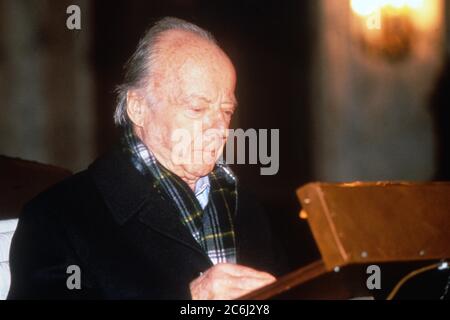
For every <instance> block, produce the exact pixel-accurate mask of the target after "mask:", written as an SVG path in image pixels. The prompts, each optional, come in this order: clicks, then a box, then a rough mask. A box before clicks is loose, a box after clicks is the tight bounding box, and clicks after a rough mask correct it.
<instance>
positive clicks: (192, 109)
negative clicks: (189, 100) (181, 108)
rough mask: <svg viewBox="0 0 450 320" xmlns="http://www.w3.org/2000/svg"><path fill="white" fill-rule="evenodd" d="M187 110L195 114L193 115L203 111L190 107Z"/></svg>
mask: <svg viewBox="0 0 450 320" xmlns="http://www.w3.org/2000/svg"><path fill="white" fill-rule="evenodd" d="M189 110H191V111H193V112H195V113H200V112H202V111H203V108H200V107H190V108H189Z"/></svg>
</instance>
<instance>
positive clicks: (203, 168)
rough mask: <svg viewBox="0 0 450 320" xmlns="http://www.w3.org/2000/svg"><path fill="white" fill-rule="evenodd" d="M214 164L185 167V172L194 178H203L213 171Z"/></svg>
mask: <svg viewBox="0 0 450 320" xmlns="http://www.w3.org/2000/svg"><path fill="white" fill-rule="evenodd" d="M214 167H215V163H213V164H194V165H187V166H185V171H186V172H188V173H189V174H190V175H192V176H194V177H199V178H200V177H204V176H207V175H208V174H210V173H211V171H213V170H214Z"/></svg>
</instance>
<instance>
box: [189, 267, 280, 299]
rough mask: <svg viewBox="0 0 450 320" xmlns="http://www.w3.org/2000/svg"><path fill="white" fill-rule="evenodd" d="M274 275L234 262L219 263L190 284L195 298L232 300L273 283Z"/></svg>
mask: <svg viewBox="0 0 450 320" xmlns="http://www.w3.org/2000/svg"><path fill="white" fill-rule="evenodd" d="M275 280H276V279H275V277H273V276H272V275H270V274H268V273H266V272H261V271H257V270H254V269H251V268H248V267H244V266H239V265H234V264H218V265H215V266H214V267H212V268H210V269H208V270H207V271H206V272H205V273H204V274H203V275H201V276H200V277H198V278H197V279H195V280H194V281H192V282H191V284H190V290H191V295H192V299H193V300H232V299H237V298H239V297H242V296H243V295H245V294H247V293H250V292H252V291H254V290H256V289H259V288H261V287H264V286H266V285H268V284H271V283H272V282H274V281H275Z"/></svg>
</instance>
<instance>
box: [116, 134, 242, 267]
mask: <svg viewBox="0 0 450 320" xmlns="http://www.w3.org/2000/svg"><path fill="white" fill-rule="evenodd" d="M122 146H123V147H124V148H125V151H127V152H128V154H129V155H130V157H131V161H132V163H133V165H134V166H135V167H136V169H137V170H138V171H139V172H141V174H142V175H144V176H145V177H146V178H147V179H149V181H150V182H151V183H153V184H154V185H155V187H156V188H159V189H160V190H161V191H162V192H163V193H165V194H166V195H167V196H168V197H169V198H170V199H172V200H173V202H174V204H175V206H176V208H177V209H178V212H179V214H180V219H181V222H182V223H183V225H184V226H186V227H187V228H188V229H189V231H190V233H191V234H192V236H193V237H194V239H195V240H196V241H197V243H198V244H199V245H200V246H201V247H202V249H203V250H204V251H205V253H206V254H207V255H208V257H209V258H210V260H211V262H212V263H213V264H217V263H236V242H235V234H234V227H233V217H234V215H235V214H236V212H237V196H238V194H237V180H236V177H235V176H234V174H233V172H232V171H231V169H230V168H229V167H228V166H226V165H225V164H221V163H218V164H216V166H215V168H214V170H213V171H212V172H211V173H210V174H209V175H208V178H209V181H210V184H211V189H210V192H209V201H208V204H207V205H206V207H205V208H204V209H202V207H201V205H200V203H199V201H198V200H197V198H196V197H195V194H194V192H193V191H192V190H191V188H190V187H189V186H188V184H187V183H186V182H184V181H183V180H182V179H181V178H180V177H178V176H177V175H175V174H174V173H172V172H170V171H169V170H168V169H166V168H165V167H163V166H162V165H161V164H160V163H159V162H158V161H157V160H156V158H155V156H154V155H153V154H152V152H151V151H150V150H149V149H148V148H147V147H146V146H145V145H144V143H143V142H142V141H141V140H140V139H139V138H138V137H137V136H136V135H135V134H134V133H133V131H132V129H131V128H130V127H126V128H125V130H124V134H123V136H122Z"/></svg>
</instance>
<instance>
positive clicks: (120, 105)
mask: <svg viewBox="0 0 450 320" xmlns="http://www.w3.org/2000/svg"><path fill="white" fill-rule="evenodd" d="M170 30H183V31H188V32H191V33H193V34H195V35H197V36H199V37H200V38H202V39H205V40H207V41H210V42H211V43H214V44H217V42H216V39H215V38H214V36H213V35H212V34H211V33H210V32H208V31H206V30H204V29H202V28H200V27H198V26H197V25H195V24H193V23H190V22H187V21H185V20H182V19H178V18H173V17H166V18H163V19H161V20H159V21H157V22H156V23H155V25H154V26H153V27H151V28H150V29H149V30H148V31H147V32H146V33H145V35H144V37H143V38H142V39H141V40H140V41H139V44H138V46H137V49H136V51H135V52H134V53H133V55H132V56H131V58H130V59H129V60H128V61H127V63H126V64H125V67H124V71H125V76H124V80H123V83H122V84H121V85H120V86H118V87H117V89H116V92H117V105H116V110H115V112H114V123H115V124H116V125H117V126H126V125H127V124H129V122H130V120H129V118H128V115H127V94H128V92H129V91H130V90H140V89H143V88H145V87H146V86H147V84H148V81H149V79H150V77H151V73H152V70H153V69H154V65H155V63H156V61H157V59H156V58H157V50H156V44H157V43H158V41H159V40H160V38H161V36H162V34H163V33H165V32H167V31H170ZM149 98H150V99H151V98H152V97H151V92H150V93H149Z"/></svg>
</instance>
